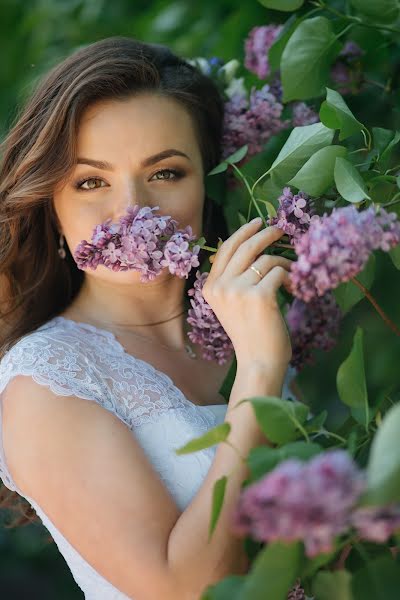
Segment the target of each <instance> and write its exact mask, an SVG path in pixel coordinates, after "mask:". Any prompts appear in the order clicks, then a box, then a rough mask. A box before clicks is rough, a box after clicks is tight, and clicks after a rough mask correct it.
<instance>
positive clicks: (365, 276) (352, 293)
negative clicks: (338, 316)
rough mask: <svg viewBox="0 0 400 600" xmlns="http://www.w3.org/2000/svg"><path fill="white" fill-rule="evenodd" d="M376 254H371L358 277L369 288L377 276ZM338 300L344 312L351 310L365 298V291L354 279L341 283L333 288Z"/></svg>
mask: <svg viewBox="0 0 400 600" xmlns="http://www.w3.org/2000/svg"><path fill="white" fill-rule="evenodd" d="M375 263H376V259H375V255H374V254H371V255H370V257H369V259H368V261H367V264H366V265H365V267H364V268H363V270H362V271H361V272H360V273H359V274H358V275H357V279H358V280H359V281H361V283H362V284H363V285H364V286H365V287H366V288H367V289H368V290H369V289H370V287H371V285H372V283H373V281H374V277H375ZM333 294H334V296H335V298H336V302H337V303H338V304H339V307H340V309H341V311H342V312H343V313H347V312H349V310H350V309H351V308H353V306H355V305H356V304H357V302H359V301H360V300H362V299H363V298H365V296H364V294H363V292H362V291H361V290H360V288H359V287H357V286H356V285H355V284H354V283H353V282H352V281H346V282H344V283H341V284H340V285H339V286H338V287H337V288H336V289H334V290H333Z"/></svg>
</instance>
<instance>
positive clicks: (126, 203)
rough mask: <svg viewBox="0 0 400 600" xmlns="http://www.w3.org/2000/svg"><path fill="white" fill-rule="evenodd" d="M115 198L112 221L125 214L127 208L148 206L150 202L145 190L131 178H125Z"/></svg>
mask: <svg viewBox="0 0 400 600" xmlns="http://www.w3.org/2000/svg"><path fill="white" fill-rule="evenodd" d="M116 193H117V196H118V197H117V198H114V199H113V209H114V210H113V213H114V215H113V216H114V219H118V218H120V217H122V216H123V215H125V214H126V212H127V210H128V207H130V206H132V207H133V206H135V205H137V206H139V208H142V207H143V206H150V204H151V201H150V198H148V196H147V194H146V190H145V189H144V188H143V186H140V185H139V184H138V183H137V182H135V181H134V180H133V178H132V177H131V178H129V177H126V179H124V180H123V181H122V182H121V184H120V186H119V189H118V190H117V191H116Z"/></svg>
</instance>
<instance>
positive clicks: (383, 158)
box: [378, 131, 400, 165]
mask: <svg viewBox="0 0 400 600" xmlns="http://www.w3.org/2000/svg"><path fill="white" fill-rule="evenodd" d="M399 142H400V131H396V132H394V135H393V138H392V139H391V140H390V142H389V143H388V145H387V146H386V148H385V149H384V150H383V152H382V153H381V155H380V157H379V160H378V163H379V165H382V164H386V163H388V162H389V159H390V156H391V154H392V150H393V148H394V147H395V146H396V145H397V144H398V143H399Z"/></svg>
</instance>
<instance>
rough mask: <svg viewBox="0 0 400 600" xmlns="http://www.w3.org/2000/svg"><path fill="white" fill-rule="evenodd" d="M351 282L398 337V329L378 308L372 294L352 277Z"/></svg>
mask: <svg viewBox="0 0 400 600" xmlns="http://www.w3.org/2000/svg"><path fill="white" fill-rule="evenodd" d="M351 281H352V282H353V283H354V284H355V285H356V286H357V287H358V288H359V289H360V290H361V291H362V293H363V294H364V295H365V297H366V298H368V300H369V301H370V302H371V304H372V306H373V307H374V308H375V310H376V311H377V313H378V314H379V315H380V316H381V317H382V319H383V320H384V321H385V323H386V325H388V327H390V329H391V330H392V331H393V332H394V333H395V334H396V335H398V336H399V337H400V329H398V327H397V326H396V325H395V324H394V323H393V321H391V320H390V319H389V317H388V316H387V314H386V313H385V312H384V311H383V309H382V308H381V307H380V306H379V304H378V303H377V301H376V300H375V298H374V297H373V296H372V294H371V293H370V292H369V290H367V288H366V287H365V286H364V285H363V284H362V283H361V281H359V280H358V279H357V278H356V277H352V278H351Z"/></svg>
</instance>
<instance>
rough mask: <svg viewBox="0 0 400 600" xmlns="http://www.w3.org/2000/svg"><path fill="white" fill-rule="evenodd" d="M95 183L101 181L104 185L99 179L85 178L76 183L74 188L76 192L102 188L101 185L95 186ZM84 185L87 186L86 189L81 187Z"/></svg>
mask: <svg viewBox="0 0 400 600" xmlns="http://www.w3.org/2000/svg"><path fill="white" fill-rule="evenodd" d="M96 181H101V183H104V181H103V180H102V179H100V178H99V177H87V178H86V179H81V180H80V181H77V182H76V184H75V187H76V189H77V190H95V189H96V188H99V187H104V186H102V185H95V182H96ZM85 183H87V184H88V187H83V185H84V184H85Z"/></svg>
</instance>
